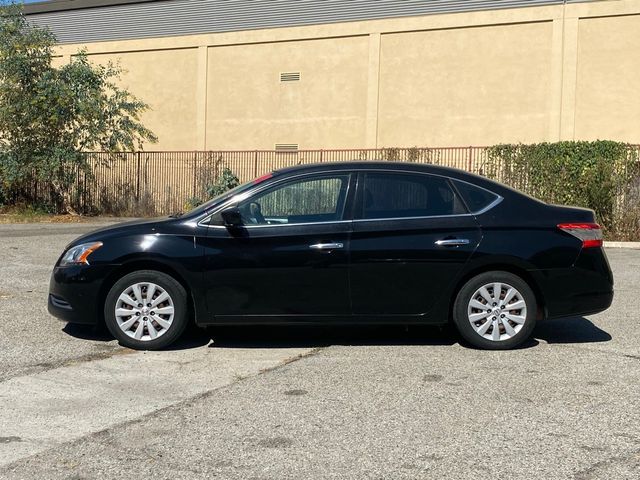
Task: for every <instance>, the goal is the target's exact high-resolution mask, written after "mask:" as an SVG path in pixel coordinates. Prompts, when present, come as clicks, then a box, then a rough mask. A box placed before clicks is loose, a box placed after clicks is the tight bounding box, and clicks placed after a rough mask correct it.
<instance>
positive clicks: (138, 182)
mask: <svg viewBox="0 0 640 480" xmlns="http://www.w3.org/2000/svg"><path fill="white" fill-rule="evenodd" d="M136 203H140V152H136Z"/></svg>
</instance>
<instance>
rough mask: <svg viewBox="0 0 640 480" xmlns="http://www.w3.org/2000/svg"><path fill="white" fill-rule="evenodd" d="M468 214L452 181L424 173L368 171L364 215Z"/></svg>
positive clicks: (429, 215)
mask: <svg viewBox="0 0 640 480" xmlns="http://www.w3.org/2000/svg"><path fill="white" fill-rule="evenodd" d="M463 213H467V212H466V210H465V208H464V206H463V204H462V202H461V201H460V199H459V198H458V196H457V195H456V194H455V193H454V192H453V190H452V188H451V185H450V183H449V181H448V180H447V179H446V178H443V177H436V176H431V175H421V174H416V175H414V174H398V173H367V174H366V175H365V180H364V205H363V213H362V217H363V218H365V219H367V218H403V217H431V216H437V215H458V214H463Z"/></svg>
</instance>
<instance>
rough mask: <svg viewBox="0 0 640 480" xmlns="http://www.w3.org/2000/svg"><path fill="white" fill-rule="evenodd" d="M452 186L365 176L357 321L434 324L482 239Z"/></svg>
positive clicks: (357, 254) (354, 251) (355, 279)
mask: <svg viewBox="0 0 640 480" xmlns="http://www.w3.org/2000/svg"><path fill="white" fill-rule="evenodd" d="M481 236H482V234H481V230H480V228H479V226H478V223H477V222H476V220H475V217H474V216H473V215H470V214H469V213H468V210H467V209H466V207H465V205H464V203H463V201H462V200H461V199H460V197H459V196H458V194H457V192H456V190H455V189H454V188H453V186H452V183H451V181H450V180H449V179H448V178H446V177H442V176H437V175H430V174H425V173H413V172H399V171H398V172H396V171H367V172H361V173H360V174H359V178H358V198H357V204H356V215H355V218H354V222H353V233H352V237H351V292H352V295H351V299H352V308H353V313H354V314H355V315H358V316H361V317H362V321H375V320H376V317H380V318H381V319H382V318H383V317H384V316H386V315H407V316H416V315H420V316H423V317H424V316H427V315H428V314H429V312H430V311H431V310H432V309H433V307H434V306H435V305H436V304H437V303H438V302H440V301H448V299H444V298H442V295H443V294H444V293H445V292H447V291H448V287H449V286H450V285H451V283H452V282H453V281H454V279H455V278H456V276H457V275H458V274H459V273H460V271H461V269H462V268H463V266H464V265H465V263H466V262H467V261H468V259H469V257H470V256H471V254H472V253H473V252H474V250H475V249H476V247H477V245H478V244H479V242H480V239H481Z"/></svg>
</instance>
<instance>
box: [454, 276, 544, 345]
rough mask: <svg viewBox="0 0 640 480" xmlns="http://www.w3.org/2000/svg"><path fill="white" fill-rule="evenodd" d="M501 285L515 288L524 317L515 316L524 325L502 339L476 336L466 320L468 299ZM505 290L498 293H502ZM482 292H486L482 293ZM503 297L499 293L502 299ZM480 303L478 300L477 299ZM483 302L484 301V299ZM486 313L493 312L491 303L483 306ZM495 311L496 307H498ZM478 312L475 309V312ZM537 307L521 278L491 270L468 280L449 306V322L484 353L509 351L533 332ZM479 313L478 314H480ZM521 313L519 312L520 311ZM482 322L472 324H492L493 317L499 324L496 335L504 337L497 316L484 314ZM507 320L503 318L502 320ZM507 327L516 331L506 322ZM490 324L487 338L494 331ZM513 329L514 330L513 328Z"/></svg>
mask: <svg viewBox="0 0 640 480" xmlns="http://www.w3.org/2000/svg"><path fill="white" fill-rule="evenodd" d="M496 282H497V283H502V284H504V285H505V290H506V286H511V287H513V288H515V289H516V290H517V291H518V292H519V294H520V295H521V297H522V299H523V300H524V302H525V305H526V315H519V316H522V317H524V318H525V321H524V323H523V324H522V326H521V327H520V329H519V331H517V332H516V333H515V335H512V336H511V337H510V338H505V339H502V340H491V339H487V338H485V337H484V336H482V335H480V334H479V333H478V332H477V331H476V330H475V329H474V327H473V326H472V324H471V321H470V318H469V311H468V309H469V303H470V302H471V300H472V296H473V295H474V294H475V293H476V292H477V291H478V290H479V289H480V288H482V287H483V286H485V285H489V284H494V283H496ZM505 290H502V291H503V292H505ZM490 292H491V294H493V289H491V290H490ZM485 293H486V292H485ZM504 296H505V294H504V293H503V298H504ZM480 300H481V301H482V299H480ZM485 301H486V300H485ZM486 307H487V312H488V310H489V309H493V308H494V307H493V304H491V305H489V304H487V305H486ZM498 308H499V305H498ZM475 311H479V310H475ZM537 311H538V306H537V302H536V296H535V294H534V293H533V290H531V287H530V286H529V284H527V282H525V281H524V280H523V279H522V278H520V277H518V276H517V275H514V274H513V273H509V272H502V271H494V272H485V273H481V274H479V275H477V276H475V277H473V278H472V279H471V280H469V281H468V282H467V283H466V284H465V285H464V286H463V287H462V288H461V289H460V291H459V292H458V295H457V297H456V300H455V303H454V305H453V323H454V324H455V326H456V328H457V329H458V332H459V333H460V335H461V336H462V338H464V340H466V341H467V342H468V343H470V344H471V345H472V346H474V347H477V348H481V349H485V350H509V349H512V348H516V347H518V346H519V345H522V343H523V342H525V341H526V340H527V339H529V337H530V336H531V334H532V332H533V329H534V328H535V326H536V317H537ZM480 312H482V311H480ZM504 313H505V314H511V312H504ZM521 313H522V312H521ZM488 315H489V316H488V317H487V319H486V320H484V319H483V320H479V322H478V323H477V324H476V325H477V326H478V328H479V327H481V326H483V325H485V324H484V321H487V322H488V321H492V319H493V318H496V319H497V320H496V321H497V322H498V324H499V325H500V327H499V329H498V335H500V332H502V334H503V335H504V336H505V337H506V336H507V332H506V330H505V326H504V325H503V324H501V322H502V321H501V320H500V314H499V313H498V314H497V315H496V317H492V316H490V315H491V314H488ZM507 320H508V319H506V318H505V321H507ZM509 325H510V326H511V327H512V328H513V327H516V328H517V324H515V323H512V322H510V323H509ZM494 328H495V327H493V324H492V325H491V326H490V327H489V329H490V330H489V331H488V332H487V335H491V334H492V333H493V331H494ZM514 330H515V329H514Z"/></svg>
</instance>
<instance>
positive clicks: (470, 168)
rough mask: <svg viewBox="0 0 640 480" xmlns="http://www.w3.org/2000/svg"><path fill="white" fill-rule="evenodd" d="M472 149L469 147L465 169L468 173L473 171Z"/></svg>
mask: <svg viewBox="0 0 640 480" xmlns="http://www.w3.org/2000/svg"><path fill="white" fill-rule="evenodd" d="M472 169H473V147H469V165H468V167H467V171H468V172H472V171H473V170H472Z"/></svg>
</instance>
